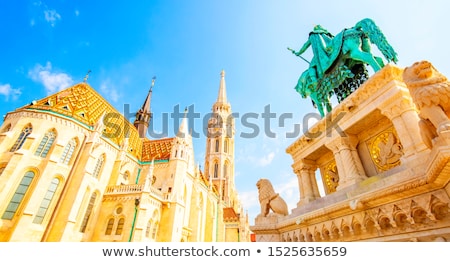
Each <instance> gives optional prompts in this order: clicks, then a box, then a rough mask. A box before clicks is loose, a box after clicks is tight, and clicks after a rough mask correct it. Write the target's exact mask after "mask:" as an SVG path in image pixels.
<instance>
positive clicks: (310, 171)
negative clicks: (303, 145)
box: [294, 159, 320, 206]
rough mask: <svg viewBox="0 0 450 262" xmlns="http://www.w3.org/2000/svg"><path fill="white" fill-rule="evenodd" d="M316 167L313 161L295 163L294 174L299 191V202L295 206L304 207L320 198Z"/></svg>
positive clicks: (303, 160)
mask: <svg viewBox="0 0 450 262" xmlns="http://www.w3.org/2000/svg"><path fill="white" fill-rule="evenodd" d="M316 169H317V166H316V165H315V162H314V161H310V160H306V159H302V160H300V161H298V162H297V163H295V166H294V172H295V173H296V174H297V179H298V186H299V191H300V201H299V202H298V203H297V206H301V205H304V204H306V203H309V202H311V201H313V200H314V199H316V198H319V197H320V194H319V190H318V187H317V182H316V178H315V171H316Z"/></svg>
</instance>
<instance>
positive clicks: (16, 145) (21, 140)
mask: <svg viewBox="0 0 450 262" xmlns="http://www.w3.org/2000/svg"><path fill="white" fill-rule="evenodd" d="M32 131H33V127H32V126H31V125H27V126H25V127H24V128H23V129H22V132H20V135H19V137H18V138H17V140H16V142H15V143H14V145H13V146H12V147H11V150H9V151H10V152H14V151H17V150H19V149H20V148H21V147H22V145H23V143H25V140H27V137H28V136H29V135H30V134H31V132H32Z"/></svg>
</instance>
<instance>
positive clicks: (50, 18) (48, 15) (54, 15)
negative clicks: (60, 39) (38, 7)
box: [44, 9, 61, 26]
mask: <svg viewBox="0 0 450 262" xmlns="http://www.w3.org/2000/svg"><path fill="white" fill-rule="evenodd" d="M44 16H45V21H47V22H49V23H50V25H51V26H55V23H56V21H58V20H61V15H60V14H58V12H56V10H54V9H51V10H50V9H49V10H44Z"/></svg>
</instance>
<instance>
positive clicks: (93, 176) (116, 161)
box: [0, 74, 250, 242]
mask: <svg viewBox="0 0 450 262" xmlns="http://www.w3.org/2000/svg"><path fill="white" fill-rule="evenodd" d="M224 83H225V80H224V74H222V79H221V88H222V84H223V85H224ZM152 87H153V84H152ZM221 88H220V89H221ZM219 92H222V91H219ZM151 93H152V90H151V89H150V92H149V94H148V96H147V98H146V100H145V102H144V105H143V107H142V108H141V109H140V110H139V111H138V112H137V114H136V120H135V122H134V125H133V124H132V123H130V122H128V121H127V119H125V117H124V116H123V115H121V114H120V113H119V112H118V111H116V110H115V109H114V108H113V107H112V106H111V105H109V103H108V102H107V101H105V100H104V99H103V98H102V97H101V96H100V95H99V94H98V93H97V92H95V90H94V89H93V88H92V87H90V86H89V85H88V84H87V83H85V82H83V83H79V84H76V85H74V86H72V87H69V88H68V89H66V90H63V91H60V92H58V93H56V94H53V95H50V96H49V97H46V98H44V99H41V100H39V101H33V102H32V103H30V104H29V105H27V106H24V107H22V108H18V109H17V110H15V111H13V112H9V113H8V114H7V115H6V117H5V119H4V122H3V124H2V126H1V127H0V216H1V217H0V241H27V242H33V241H53V242H56V241H88V242H91V241H102V242H107V241H121V242H127V241H133V242H137V241H150V242H152V241H158V242H180V241H182V242H212V241H249V240H250V234H249V229H248V218H247V216H246V215H245V214H244V213H243V211H242V207H241V205H240V202H239V201H238V197H237V192H236V190H235V187H234V165H232V164H234V154H227V155H226V156H227V161H228V162H227V163H229V164H230V166H229V167H228V172H227V175H228V177H227V179H225V181H227V184H226V186H227V190H223V189H222V188H220V187H218V186H217V185H215V184H214V183H213V182H212V177H209V176H207V175H205V173H204V172H203V171H202V170H201V169H200V167H199V165H197V164H196V161H195V159H194V148H193V143H192V137H191V136H190V134H189V132H188V130H189V129H188V126H187V118H186V116H185V117H184V118H183V119H182V120H181V124H180V128H179V134H177V136H175V137H171V138H163V139H149V138H147V137H145V134H146V133H147V128H148V126H149V123H150V121H151V118H152V113H151V111H150V100H151ZM223 95H225V93H224V92H223ZM219 138H220V137H219ZM228 139H229V141H230V144H232V145H233V148H234V137H229V138H228ZM231 142H233V143H231ZM232 152H234V149H233V151H232ZM207 159H209V155H207ZM220 168H223V167H222V166H220ZM222 192H225V194H226V195H223V194H222ZM229 199H232V200H233V201H228V200H229ZM230 209H231V210H232V212H230ZM230 214H231V215H230Z"/></svg>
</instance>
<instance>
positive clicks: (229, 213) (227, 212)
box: [223, 207, 239, 221]
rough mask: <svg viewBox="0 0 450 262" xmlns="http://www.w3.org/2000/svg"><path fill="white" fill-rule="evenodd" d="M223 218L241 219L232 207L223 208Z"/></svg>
mask: <svg viewBox="0 0 450 262" xmlns="http://www.w3.org/2000/svg"><path fill="white" fill-rule="evenodd" d="M223 219H224V220H225V221H239V217H238V215H237V214H236V212H235V211H234V209H233V208H232V207H226V208H224V209H223Z"/></svg>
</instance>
